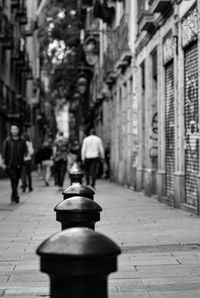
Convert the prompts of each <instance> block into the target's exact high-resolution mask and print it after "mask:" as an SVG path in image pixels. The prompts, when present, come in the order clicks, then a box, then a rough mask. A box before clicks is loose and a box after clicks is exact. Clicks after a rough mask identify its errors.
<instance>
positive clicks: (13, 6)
mask: <svg viewBox="0 0 200 298" xmlns="http://www.w3.org/2000/svg"><path fill="white" fill-rule="evenodd" d="M19 7H20V0H11V10H12V11H13V10H14V9H16V8H19Z"/></svg>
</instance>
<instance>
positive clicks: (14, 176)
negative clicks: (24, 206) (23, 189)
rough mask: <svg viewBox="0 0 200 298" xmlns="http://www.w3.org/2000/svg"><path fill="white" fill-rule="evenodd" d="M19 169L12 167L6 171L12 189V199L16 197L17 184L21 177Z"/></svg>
mask: <svg viewBox="0 0 200 298" xmlns="http://www.w3.org/2000/svg"><path fill="white" fill-rule="evenodd" d="M21 170H22V168H21V167H17V166H12V167H9V168H7V169H6V172H7V175H8V177H9V178H10V182H11V188H12V199H16V197H18V190H17V189H18V184H19V179H20V177H21Z"/></svg>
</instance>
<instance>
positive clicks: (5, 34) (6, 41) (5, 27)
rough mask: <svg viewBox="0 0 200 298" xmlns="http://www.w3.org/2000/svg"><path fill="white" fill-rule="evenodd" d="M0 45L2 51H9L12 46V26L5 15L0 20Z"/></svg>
mask: <svg viewBox="0 0 200 298" xmlns="http://www.w3.org/2000/svg"><path fill="white" fill-rule="evenodd" d="M0 45H2V47H3V48H4V49H11V48H12V46H13V25H12V24H11V23H10V22H9V20H8V17H7V15H5V14H3V15H2V16H1V18H0Z"/></svg>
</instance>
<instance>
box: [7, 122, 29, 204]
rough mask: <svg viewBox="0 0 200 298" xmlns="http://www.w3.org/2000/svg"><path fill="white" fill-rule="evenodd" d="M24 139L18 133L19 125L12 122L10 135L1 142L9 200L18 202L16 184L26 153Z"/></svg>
mask: <svg viewBox="0 0 200 298" xmlns="http://www.w3.org/2000/svg"><path fill="white" fill-rule="evenodd" d="M27 152H28V151H27V146H26V141H25V140H24V139H23V138H22V137H21V136H20V134H19V126H18V125H17V124H12V125H11V127H10V137H8V138H7V139H6V140H5V141H4V144H3V167H4V168H6V173H7V175H8V177H9V178H10V181H11V188H12V194H11V202H16V203H19V200H20V198H19V194H18V184H19V180H20V177H21V171H22V165H23V163H24V157H25V156H26V154H27Z"/></svg>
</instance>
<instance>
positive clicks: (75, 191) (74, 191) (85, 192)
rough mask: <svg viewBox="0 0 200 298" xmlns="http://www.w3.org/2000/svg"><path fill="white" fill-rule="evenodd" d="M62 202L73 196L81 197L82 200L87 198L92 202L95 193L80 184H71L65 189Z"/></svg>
mask: <svg viewBox="0 0 200 298" xmlns="http://www.w3.org/2000/svg"><path fill="white" fill-rule="evenodd" d="M62 194H63V200H66V199H69V198H71V197H75V196H81V197H84V198H88V199H91V200H94V194H95V192H94V191H93V190H92V189H91V188H90V187H88V186H86V185H83V184H80V183H73V184H72V185H70V186H69V187H68V188H66V189H65V190H64V191H63V192H62Z"/></svg>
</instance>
